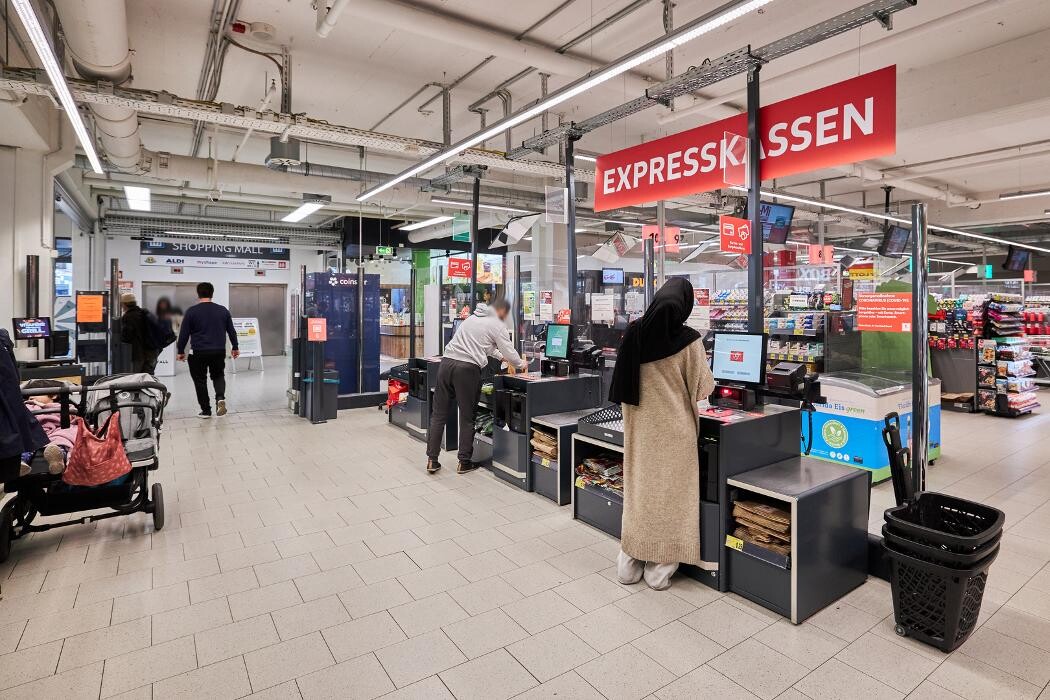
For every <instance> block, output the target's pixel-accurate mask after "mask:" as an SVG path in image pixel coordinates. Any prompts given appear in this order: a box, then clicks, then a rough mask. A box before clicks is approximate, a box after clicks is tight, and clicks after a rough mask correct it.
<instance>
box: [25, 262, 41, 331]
mask: <svg viewBox="0 0 1050 700" xmlns="http://www.w3.org/2000/svg"><path fill="white" fill-rule="evenodd" d="M39 315H40V256H39V255H27V256H26V316H28V317H30V318H35V317H36V316H39Z"/></svg>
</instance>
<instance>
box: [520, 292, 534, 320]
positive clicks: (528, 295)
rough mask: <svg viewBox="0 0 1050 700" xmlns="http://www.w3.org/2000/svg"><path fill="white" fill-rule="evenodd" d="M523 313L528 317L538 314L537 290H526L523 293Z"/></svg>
mask: <svg viewBox="0 0 1050 700" xmlns="http://www.w3.org/2000/svg"><path fill="white" fill-rule="evenodd" d="M521 315H522V316H524V317H525V318H527V319H530V320H531V319H533V318H535V316H536V292H533V291H531V290H526V291H523V292H522V293H521Z"/></svg>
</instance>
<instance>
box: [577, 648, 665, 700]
mask: <svg viewBox="0 0 1050 700" xmlns="http://www.w3.org/2000/svg"><path fill="white" fill-rule="evenodd" d="M576 672H577V673H579V674H580V676H581V677H582V678H583V679H584V680H585V681H587V682H588V683H590V684H591V685H592V686H594V687H595V688H596V689H597V690H598V692H600V693H601V694H602V695H604V696H605V697H607V698H609V699H610V700H637V699H638V698H644V697H645V696H647V695H649V694H650V693H652V692H654V691H656V690H658V689H660V688H662V687H664V686H665V685H667V684H668V683H671V682H672V681H674V679H675V677H674V674H672V673H671V672H670V671H668V670H667V669H665V668H664V667H663V666H661V665H660V664H658V663H656V662H655V661H653V660H652V659H650V658H649V657H648V656H646V655H645V654H643V653H642V652H640V651H638V650H637V649H635V648H634V647H632V646H630V645H626V646H622V647H620V648H619V649H616V650H615V651H612V652H609V653H608V654H605V655H604V656H599V657H598V658H597V659H594V660H593V661H588V662H587V663H585V664H583V665H582V666H580V667H579V668H578V669H576Z"/></svg>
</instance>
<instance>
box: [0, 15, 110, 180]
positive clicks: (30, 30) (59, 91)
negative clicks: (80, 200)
mask: <svg viewBox="0 0 1050 700" xmlns="http://www.w3.org/2000/svg"><path fill="white" fill-rule="evenodd" d="M11 3H12V4H13V5H14V6H15V12H17V13H18V17H19V18H20V19H21V20H22V26H23V27H25V30H26V34H27V35H29V40H30V41H31V42H32V43H33V48H34V49H36V55H37V57H38V58H39V59H40V63H41V64H43V66H44V70H45V71H46V72H47V77H48V78H50V79H51V86H52V87H53V88H54V89H55V95H56V96H57V97H58V102H59V104H61V105H62V109H63V110H65V113H66V118H67V119H69V123H70V124H72V125H73V133H75V134H76V135H77V141H79V142H80V147H81V148H83V149H84V154H85V155H86V156H87V159H88V162H89V163H91V169H92V170H93V171H94V172H96V173H98V174H99V175H101V174H102V162H101V161H100V160H99V159H98V154H97V153H96V152H95V144H94V142H93V141H92V140H91V136H90V134H88V131H87V127H86V126H85V125H84V120H83V119H82V118H81V116H80V112H79V111H77V104H76V102H74V101H73V93H71V92H70V91H69V84H68V83H67V82H66V75H65V73H64V72H63V71H62V67H61V66H59V64H58V57H57V56H55V52H54V50H53V49H52V48H51V43H50V42H49V41H48V40H47V34H45V33H44V28H43V27H42V26H41V24H40V20H39V18H37V16H36V12H35V11H34V10H33V5H32V3H31V2H30V0H11Z"/></svg>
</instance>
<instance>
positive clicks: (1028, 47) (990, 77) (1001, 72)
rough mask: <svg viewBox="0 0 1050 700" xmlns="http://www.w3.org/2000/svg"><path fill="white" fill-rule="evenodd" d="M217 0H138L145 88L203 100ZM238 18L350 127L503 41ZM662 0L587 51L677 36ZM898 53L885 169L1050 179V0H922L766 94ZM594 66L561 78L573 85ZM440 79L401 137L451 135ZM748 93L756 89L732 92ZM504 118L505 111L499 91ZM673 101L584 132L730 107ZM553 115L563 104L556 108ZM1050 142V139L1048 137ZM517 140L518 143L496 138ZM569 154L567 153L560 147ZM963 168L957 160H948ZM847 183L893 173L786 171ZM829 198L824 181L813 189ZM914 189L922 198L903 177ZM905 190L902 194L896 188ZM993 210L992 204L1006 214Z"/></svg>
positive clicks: (285, 11) (813, 2)
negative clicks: (673, 111)
mask: <svg viewBox="0 0 1050 700" xmlns="http://www.w3.org/2000/svg"><path fill="white" fill-rule="evenodd" d="M862 1H863V0H774V2H772V3H771V4H770V5H768V6H767V7H766V8H765V10H764V11H762V12H761V13H753V14H751V15H748V16H746V17H744V18H742V19H740V20H738V21H737V22H735V23H733V24H731V25H729V26H727V27H725V28H723V29H721V30H719V31H718V32H716V33H714V34H712V35H709V36H705V37H702V38H701V39H700V40H696V41H694V42H692V43H690V44H688V45H686V46H684V47H682V48H681V49H679V50H677V51H676V52H675V70H676V72H679V73H680V72H681V71H683V70H684V69H686V68H687V67H688V66H690V65H695V64H698V63H700V62H702V61H703V60H704V59H705V58H714V57H717V56H719V55H721V54H723V53H726V52H728V51H731V50H734V49H737V48H740V47H741V46H744V45H747V44H751V45H753V46H760V45H762V44H765V43H768V42H770V41H772V40H774V39H777V38H780V37H782V36H784V35H786V34H789V33H791V32H794V31H797V30H800V29H803V28H805V27H808V26H810V25H812V24H815V23H816V22H818V21H820V20H822V19H825V18H828V17H831V16H833V15H835V14H837V13H839V12H842V11H844V10H846V9H849V8H852V7H854V6H856V5H859V4H861V2H862ZM561 2H562V0H529V1H527V2H523V1H521V0H487V1H479V0H412V1H411V2H410V3H408V4H415V5H417V6H425V7H429V8H431V9H433V10H434V11H435V12H439V13H442V14H444V15H450V16H453V17H456V18H458V19H460V20H462V21H464V22H468V23H471V24H475V25H479V26H483V27H486V28H488V29H490V30H492V31H494V32H498V33H499V34H502V35H504V36H507V37H514V36H515V35H517V34H518V33H520V32H521V31H523V30H524V29H526V28H527V27H528V26H530V25H531V24H533V23H534V22H535V21H536V20H538V19H539V18H540V17H542V16H543V15H545V14H546V13H548V12H549V11H550V10H552V9H553V8H555V7H557V6H558V5H559V4H561ZM629 2H630V0H576V1H575V2H573V3H572V4H571V5H570V6H569V7H568V8H567V9H565V10H564V11H563V12H561V13H560V14H558V15H557V16H556V17H554V18H553V19H551V20H550V21H548V22H546V23H545V24H544V25H542V26H540V27H538V28H537V29H536V30H534V31H533V32H532V33H531V34H530V35H529V36H528V39H529V40H530V41H532V42H535V43H538V44H542V45H544V46H547V47H552V48H553V47H557V46H559V45H561V44H563V43H565V42H567V41H568V40H569V39H571V38H573V37H576V36H578V35H579V34H580V33H582V32H584V31H586V30H587V29H588V28H590V27H591V26H593V25H594V24H595V23H597V22H599V21H601V20H602V19H603V18H605V17H607V16H608V15H610V14H612V13H613V12H615V11H617V10H619V9H620V8H622V7H624V6H626V5H627V4H629ZM212 4H213V3H212V0H179V1H178V2H172V1H171V0H129V1H128V3H127V8H128V22H129V36H130V39H131V44H132V48H133V50H134V52H135V53H134V60H133V66H134V83H133V85H134V86H135V87H139V88H148V89H158V90H159V89H163V90H167V91H169V92H172V93H174V94H176V95H179V96H184V97H193V96H194V94H195V92H196V87H197V80H198V74H199V72H200V69H201V64H202V61H203V58H204V49H205V44H206V42H207V39H208V29H209V24H210V14H211V10H212ZM719 4H721V0H679V1H678V2H677V3H676V6H675V9H674V14H675V18H676V24H681V23H684V22H686V21H689V20H691V19H693V18H695V17H697V16H699V15H701V14H703V13H704V12H707V11H710V10H711V9H713V8H714V7H717V6H718V5H719ZM238 19H241V20H245V21H263V22H268V23H270V24H272V25H274V26H275V27H276V30H277V31H276V41H277V42H278V43H283V44H286V45H288V46H289V47H290V48H291V55H292V59H293V64H294V70H293V79H292V82H293V104H292V107H293V111H294V112H301V113H305V114H307V115H309V116H310V117H312V118H316V119H324V120H328V121H330V122H332V123H334V124H341V125H347V126H353V127H358V128H369V127H370V126H372V124H374V123H375V122H377V121H379V119H380V118H381V117H383V115H385V114H386V113H387V112H389V111H390V110H391V109H393V108H394V107H395V106H396V105H397V104H399V103H400V102H401V101H402V100H404V99H405V98H407V97H408V96H409V95H411V94H412V93H413V92H415V91H416V90H417V89H419V88H420V87H421V86H422V85H424V84H425V83H428V82H432V81H435V82H442V81H450V80H452V79H454V78H456V77H458V76H460V75H461V74H462V73H464V72H466V71H468V70H469V69H471V68H472V67H474V66H475V65H477V64H478V63H479V62H480V61H482V60H483V59H484V58H485V57H486V56H487V55H488V53H487V51H486V50H484V49H482V48H479V47H476V46H472V45H470V44H468V43H464V42H457V43H451V42H448V41H446V40H439V39H434V38H431V37H430V36H429V29H428V27H427V26H425V23H421V24H420V25H417V26H410V27H404V26H390V25H388V24H386V23H383V22H376V21H370V20H365V19H362V18H360V17H358V16H355V10H354V0H350V3H349V7H348V9H347V11H346V12H345V13H344V14H343V16H342V17H341V19H340V20H339V22H338V24H337V26H336V27H335V29H334V30H333V31H332V33H331V34H330V36H329V37H328V38H326V39H322V38H319V37H318V36H317V35H316V34H315V33H314V21H315V15H314V11H313V9H312V8H311V6H310V2H308V0H242V2H241V5H240V10H239V12H238ZM662 32H663V28H662V3H661V2H660V0H651V1H650V2H648V3H647V4H646V5H645V6H644V7H642V8H641V9H639V10H637V11H636V12H634V13H633V14H631V15H630V16H629V17H628V18H627V19H625V20H623V21H621V22H619V23H618V24H616V25H614V26H613V27H611V28H609V29H606V30H605V31H603V32H601V33H600V34H598V35H596V36H595V37H593V38H591V39H589V40H587V41H585V42H583V43H581V44H580V45H578V46H576V47H575V48H574V49H573V50H572V51H571V53H572V55H574V56H576V57H578V58H582V59H587V60H589V61H591V62H592V63H593V64H594V65H600V64H602V63H604V62H607V61H609V60H612V59H615V58H616V57H618V56H620V55H622V54H624V53H627V52H628V51H630V50H631V49H633V48H636V47H637V46H639V45H641V44H643V43H645V42H647V41H649V40H650V39H653V38H655V37H657V36H659V35H660V34H662ZM891 63H896V65H897V67H898V76H899V83H898V84H899V87H898V105H899V107H898V126H899V132H898V152H897V154H896V155H895V156H894V157H892V158H886V159H884V160H882V161H879V162H875V163H867V164H866V165H868V166H870V167H875V168H878V169H882V168H892V167H898V168H899V167H900V166H907V165H910V164H918V163H922V164H924V165H922V166H920V167H915V168H914V169H911V170H909V169H903V171H901V170H898V171H897V174H898V175H919V174H921V173H924V172H933V173H936V174H935V175H929V176H926V177H922V178H918V179H917V181H918V182H922V183H924V184H927V185H930V186H933V187H940V188H947V189H949V190H950V191H951V192H953V193H958V194H963V195H966V196H969V197H971V198H973V199H975V200H983V199H990V198H994V197H995V196H996V195H997V193H998V192H1001V191H1010V190H1018V189H1028V188H1034V187H1038V186H1041V185H1050V118H1047V116H1046V115H1047V114H1050V80H1047V78H1046V76H1047V75H1048V74H1050V2H1047V0H919V3H918V5H917V6H916V7H914V8H911V9H908V10H905V11H902V12H899V13H897V14H896V15H895V16H894V28H893V30H892V31H890V32H887V31H886V30H884V29H883V28H881V27H880V26H879V25H877V24H871V25H867V26H865V27H864V28H863V29H861V30H859V31H853V32H850V33H847V34H845V35H842V36H839V37H836V38H834V39H831V40H828V41H825V42H823V43H822V44H820V45H818V46H816V47H813V48H810V49H806V50H803V51H800V52H797V53H795V54H792V55H790V56H788V57H786V58H783V59H779V60H777V61H775V62H773V63H771V64H770V65H768V66H766V67H765V68H764V69H763V71H762V98H763V101H764V102H767V103H768V102H772V101H776V100H780V99H783V98H786V97H789V96H792V95H795V94H798V93H801V92H805V91H808V90H812V89H814V88H817V87H820V86H822V85H826V84H829V83H833V82H837V81H839V80H843V79H846V78H849V77H852V76H854V75H857V74H860V73H864V72H867V71H869V70H873V69H876V68H880V67H882V66H885V65H888V64H891ZM525 67H526V65H525V64H524V63H522V62H521V61H520V59H513V60H512V59H507V58H501V57H497V58H495V59H494V60H492V61H490V62H489V63H488V64H487V65H486V66H485V67H484V68H482V69H481V70H479V71H478V72H477V73H475V74H474V75H472V76H471V77H470V78H468V79H467V80H465V81H464V82H463V84H462V85H460V86H459V87H458V88H456V89H455V90H454V91H453V93H452V116H453V119H452V127H453V137H454V139H458V138H462V137H465V136H467V135H469V134H470V133H472V132H473V131H475V130H476V129H477V128H478V117H477V115H475V114H471V113H469V112H467V110H466V107H467V105H469V104H470V103H471V102H473V101H474V100H476V99H478V98H479V97H481V96H483V95H485V94H487V93H489V92H490V91H491V90H492V89H493V88H494V87H495V86H496V85H497V84H498V83H499V82H500V81H502V80H504V79H506V78H508V77H510V76H511V75H513V74H515V73H517V72H518V71H520V70H522V69H523V68H525ZM639 73H641V74H645V75H648V76H650V77H653V78H656V79H662V78H663V77H664V61H663V60H662V59H661V60H658V61H654V62H652V63H651V64H649V65H647V66H644V67H643V69H642V70H641V71H639ZM274 77H275V71H274V67H273V65H272V64H271V63H270V62H269V61H267V60H265V59H263V58H261V57H258V56H255V55H252V54H249V53H246V52H244V51H241V50H239V49H237V48H230V49H229V53H228V55H227V59H226V64H225V69H224V73H223V79H222V84H221V87H220V90H219V94H218V100H220V101H225V102H230V103H234V104H238V105H253V106H254V105H256V104H257V103H258V101H259V100H260V98H261V97H262V95H263V93H264V90H265V85H266V84H267V82H268V80H269V79H271V78H274ZM573 77H576V76H558V75H556V76H553V77H552V78H551V83H550V84H551V89H556V88H558V87H560V86H561V85H564V84H565V83H566V82H568V81H570V80H571V79H572V78H573ZM625 84H626V81H624V80H618V81H613V83H611V84H607V85H605V86H602V87H600V88H597V89H595V90H593V91H592V92H590V93H587V94H585V95H582V96H580V97H579V98H577V99H575V100H573V101H571V102H570V103H568V104H567V105H564V106H563V107H564V108H563V109H562V108H559V109H560V110H561V111H563V112H564V116H565V118H566V119H581V118H584V117H587V116H591V115H593V114H595V113H598V112H600V111H602V110H603V109H606V108H608V107H611V106H614V105H616V104H619V103H621V102H624V101H626V100H629V99H633V98H635V97H637V96H639V94H640V93H639V91H638V90H637V89H633V88H627V87H626V86H625ZM742 89H743V78H742V77H737V78H734V79H730V80H727V81H724V82H722V83H719V84H717V85H714V86H711V88H709V89H708V91H707V93H706V97H719V96H725V95H729V94H732V93H737V92H739V91H741V90H742ZM510 92H511V93H512V94H513V100H514V104H515V105H516V106H521V105H524V104H526V103H527V102H529V101H531V100H533V99H536V98H537V97H538V96H539V78H538V76H537V75H536V74H535V73H534V74H532V75H530V76H528V77H526V78H524V79H523V80H521V81H520V82H518V83H516V84H515V85H513V86H512V87H511V88H510ZM436 93H437V90H436V89H433V88H432V89H430V90H429V91H427V92H425V93H424V95H423V96H422V97H420V98H419V99H417V100H415V101H414V102H412V103H411V104H409V105H408V106H406V107H405V108H403V109H402V110H401V111H399V112H398V113H397V114H396V115H394V116H393V117H392V118H390V119H389V120H388V121H386V122H385V123H384V124H383V125H382V127H380V129H379V130H380V131H385V132H388V133H394V134H398V135H401V136H411V137H418V138H425V139H429V140H433V141H440V139H441V103H440V100H438V101H435V102H434V103H433V104H432V105H431V106H430V107H429V109H430V110H432V113H430V114H421V113H419V112H417V110H416V107H417V106H418V105H419V104H421V103H422V102H424V101H426V100H427V99H429V98H430V97H431V96H433V95H434V94H436ZM704 101H705V100H704V98H699V97H698V98H682V99H680V100H679V102H678V105H677V106H678V108H679V109H685V108H688V107H690V106H692V105H693V104H702V103H703V102H704ZM731 103H732V104H734V105H735V106H737V107H740V106H742V102H741V101H740V100H734V101H732V102H731ZM487 106H488V107H490V108H491V110H492V111H491V112H490V122H491V121H493V120H494V118H495V116H496V115H497V114H498V111H499V102H498V101H497V100H493V101H492V102H491V103H489V104H488V105H487ZM666 113H667V110H666V109H664V108H658V109H651V110H648V111H646V112H643V113H640V114H638V115H635V116H633V117H631V118H628V119H624V120H621V121H619V122H617V123H615V124H612V125H610V126H607V127H604V128H602V129H600V130H597V131H594V132H592V133H590V134H588V135H587V136H586V137H585V138H584V139H583V140H582V141H581V142H580V143H579V144H578V146H577V148H579V149H580V150H583V151H589V152H605V151H609V150H615V149H619V148H622V147H625V146H629V145H633V144H636V143H639V142H640V141H643V140H649V139H653V138H656V137H659V136H661V135H664V134H667V133H673V132H676V131H681V130H684V129H688V128H691V127H693V126H697V125H699V124H702V123H704V122H707V121H711V120H713V119H717V118H719V117H720V116H721V115H722V114H723V113H724V112H718V111H716V110H713V111H710V112H707V113H700V114H690V115H689V116H687V117H684V118H681V119H678V120H675V121H671V122H668V123H660V117H661V116H663V115H665V114H666ZM551 122H552V124H554V123H557V117H556V116H555V117H552V119H551ZM538 131H539V121H538V120H535V121H534V122H531V123H528V124H525V125H523V126H522V127H519V128H518V129H516V130H515V131H514V142H515V144H517V143H520V141H521V140H523V139H524V138H527V137H528V136H531V135H533V134H535V133H538ZM142 133H143V139H144V145H145V146H146V147H147V148H150V149H153V150H169V151H172V152H175V153H182V154H185V153H187V152H188V150H189V146H190V131H189V129H188V126H187V125H185V124H171V123H159V122H156V121H153V120H145V121H144V124H143V129H142ZM239 140H240V134H235V133H224V134H221V135H220V136H219V156H220V157H222V158H228V157H229V154H230V153H231V152H232V149H233V146H234V145H235V144H236V143H237V142H238V141H239ZM1040 142H1046V143H1040ZM1025 144H1035V145H1033V146H1031V147H1030V149H1029V150H1030V151H1035V152H1038V151H1040V150H1042V151H1044V154H1043V155H1042V156H1035V157H1031V156H1029V157H1026V158H1025V159H1022V160H1017V161H1010V160H1006V161H1005V162H1001V163H998V164H996V165H994V166H980V165H978V166H974V162H975V161H977V160H981V159H985V160H987V159H996V160H1000V159H1005V158H1008V157H1009V156H1010V155H1011V153H1009V152H1002V153H990V154H987V155H984V156H980V157H979V158H975V159H971V160H969V161H961V162H959V161H952V162H948V163H943V162H942V160H943V159H947V158H953V157H958V156H963V155H967V154H970V153H976V152H982V151H994V150H996V149H1006V148H1010V147H1016V146H1022V145H1025ZM488 145H489V146H490V147H492V148H498V149H502V148H503V140H502V139H496V140H494V141H492V142H490V143H489V144H488ZM267 150H268V146H267V143H266V138H263V137H258V138H255V139H253V140H252V143H251V144H250V145H249V147H248V148H247V149H246V151H245V152H244V155H243V156H242V157H241V158H240V159H239V160H242V161H245V162H255V163H260V162H262V158H263V156H264V155H265V153H266V152H267ZM549 157H553V151H552V156H549ZM310 158H311V160H317V161H319V162H326V163H331V164H336V165H346V166H350V167H358V166H359V165H360V163H359V161H358V154H357V152H356V150H347V149H337V148H335V147H332V148H327V149H326V148H321V147H316V148H312V149H311V151H310ZM370 158H373V160H370V161H369V165H370V166H372V167H373V168H381V169H386V170H389V171H394V170H397V169H399V168H400V167H404V166H405V165H406V161H393V160H389V159H384V158H381V157H379V156H375V157H373V156H370ZM949 167H951V170H949V169H948V168H949ZM824 177H827V178H832V179H830V180H829V182H828V184H827V186H828V192H829V194H832V195H841V196H842V198H843V201H850V202H852V203H860V202H861V201H862V200H861V197H862V195H861V194H860V193H861V192H862V191H864V190H865V189H866V190H867V194H866V195H864V196H866V198H867V200H866V201H868V202H869V203H870V202H873V201H880V200H881V198H882V192H881V190H879V189H878V187H877V185H872V184H870V183H869V185H868V186H867V187H865V185H864V184H863V183H861V182H860V181H859V180H858V179H856V178H845V177H842V176H841V174H840V173H834V172H824V173H814V174H807V175H806V176H805V177H798V178H792V179H790V180H788V181H785V182H778V183H777V184H778V185H779V186H785V185H790V184H791V183H792V182H795V183H798V182H812V181H815V180H817V179H818V178H824ZM798 191H799V192H802V193H806V194H816V192H817V189H816V185H806V186H803V187H801V188H799V189H798ZM898 193H899V198H900V199H902V200H911V199H916V198H917V197H916V195H914V194H909V193H907V192H903V191H900V190H898ZM895 198H896V197H895ZM1048 206H1050V198H1046V200H1045V201H1038V200H1022V201H1021V202H1018V203H1017V204H1016V205H1015V206H1014V207H1012V208H1005V205H995V206H994V207H991V208H988V207H983V206H982V208H981V209H977V210H972V209H966V208H963V209H959V208H947V207H946V206H941V207H940V208H935V211H936V212H937V215H938V216H940V217H941V220H943V221H945V222H946V223H953V224H963V223H966V222H969V221H988V220H991V219H989V217H990V216H991V217H992V218H1001V219H1024V218H1031V217H1032V216H1035V215H1041V212H1042V209H1044V208H1046V207H1048ZM989 212H992V213H991V214H989Z"/></svg>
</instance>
